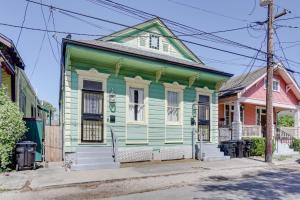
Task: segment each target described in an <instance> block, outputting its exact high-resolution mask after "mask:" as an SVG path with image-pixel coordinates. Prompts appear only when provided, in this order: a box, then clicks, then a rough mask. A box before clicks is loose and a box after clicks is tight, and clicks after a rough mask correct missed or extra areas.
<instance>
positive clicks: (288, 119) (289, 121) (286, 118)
mask: <svg viewBox="0 0 300 200" xmlns="http://www.w3.org/2000/svg"><path fill="white" fill-rule="evenodd" d="M294 124H295V119H294V117H293V116H290V115H283V116H280V117H279V119H278V125H279V126H283V127H294Z"/></svg>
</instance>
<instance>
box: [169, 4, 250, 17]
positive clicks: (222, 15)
mask: <svg viewBox="0 0 300 200" xmlns="http://www.w3.org/2000/svg"><path fill="white" fill-rule="evenodd" d="M168 1H169V2H171V3H174V4H177V5H181V6H184V7H188V8H192V9H195V10H200V11H202V12H205V13H208V14H211V15H216V16H219V17H224V18H227V19H231V20H235V21H240V22H247V21H248V20H246V19H241V18H237V17H232V16H228V15H224V14H220V13H218V12H215V11H211V10H207V9H203V8H200V7H196V6H193V5H190V4H187V3H182V2H178V1H175V0H168Z"/></svg>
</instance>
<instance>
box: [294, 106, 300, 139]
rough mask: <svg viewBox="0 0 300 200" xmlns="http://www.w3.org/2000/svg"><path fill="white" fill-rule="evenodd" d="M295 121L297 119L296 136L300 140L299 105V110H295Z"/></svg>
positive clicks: (299, 107) (298, 107) (298, 108)
mask: <svg viewBox="0 0 300 200" xmlns="http://www.w3.org/2000/svg"><path fill="white" fill-rule="evenodd" d="M294 119H295V123H294V126H295V128H296V132H295V134H296V137H297V138H300V105H298V106H297V109H296V110H295V113H294Z"/></svg>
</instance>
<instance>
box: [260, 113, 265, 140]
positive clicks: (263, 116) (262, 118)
mask: <svg viewBox="0 0 300 200" xmlns="http://www.w3.org/2000/svg"><path fill="white" fill-rule="evenodd" d="M260 125H261V132H262V134H263V136H264V137H266V131H267V126H266V125H267V115H261V116H260Z"/></svg>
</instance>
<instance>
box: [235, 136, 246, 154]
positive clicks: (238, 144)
mask: <svg viewBox="0 0 300 200" xmlns="http://www.w3.org/2000/svg"><path fill="white" fill-rule="evenodd" d="M244 146H245V144H244V141H243V140H237V141H236V157H237V158H243V157H244Z"/></svg>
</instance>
